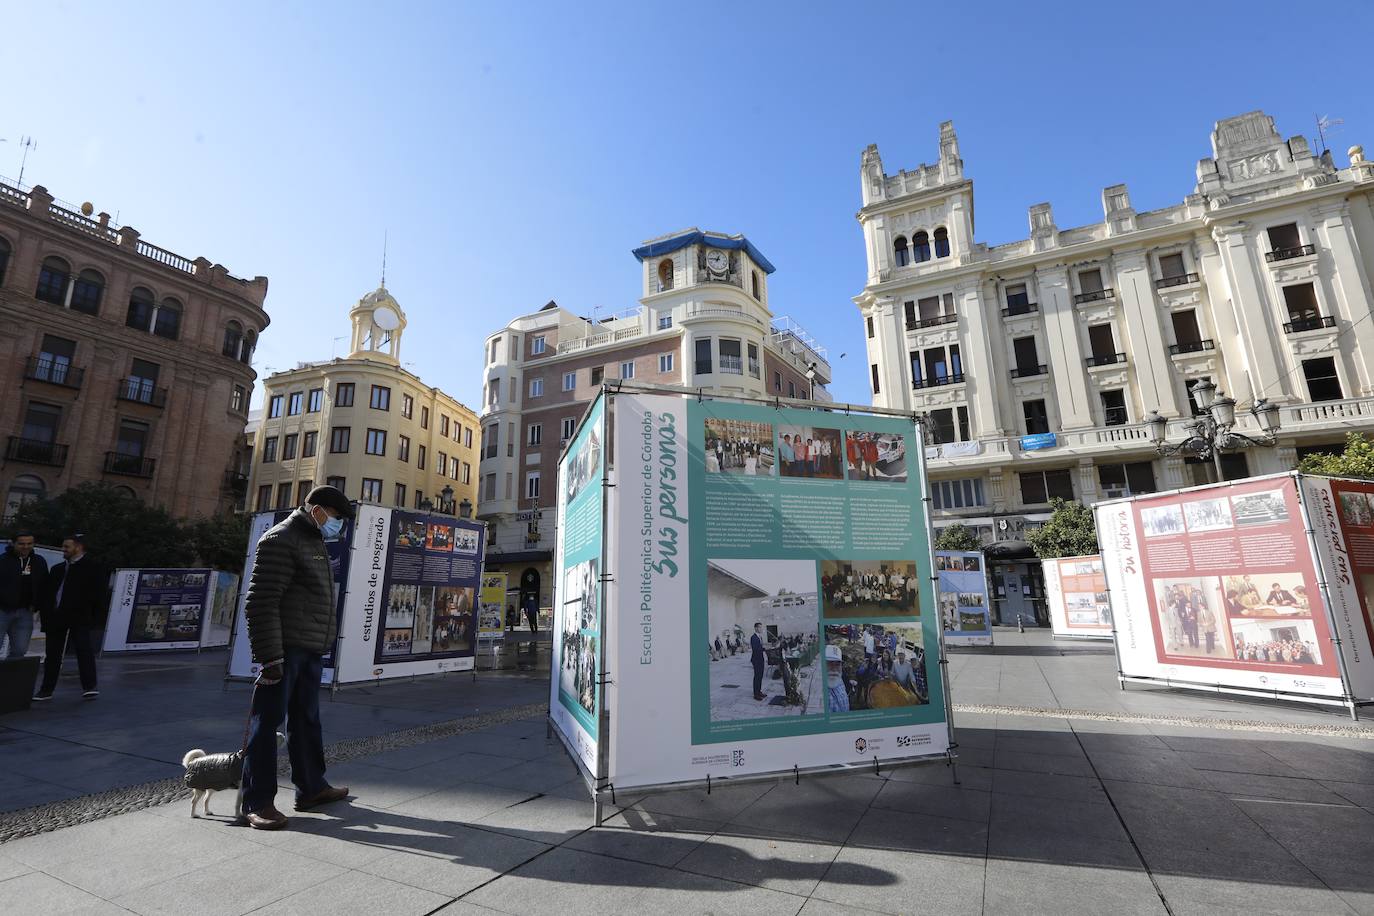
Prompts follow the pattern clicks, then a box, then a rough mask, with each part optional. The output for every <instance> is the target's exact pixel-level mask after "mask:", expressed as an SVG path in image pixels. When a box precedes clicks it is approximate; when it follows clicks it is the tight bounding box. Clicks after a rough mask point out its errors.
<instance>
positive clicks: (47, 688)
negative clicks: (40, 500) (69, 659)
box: [33, 534, 110, 700]
mask: <svg viewBox="0 0 1374 916" xmlns="http://www.w3.org/2000/svg"><path fill="white" fill-rule="evenodd" d="M62 557H63V560H62V562H61V563H58V564H57V565H56V566H54V567H53V569H52V572H51V574H50V575H49V576H48V582H47V589H46V591H45V593H44V597H43V601H42V604H41V605H40V606H39V613H38V616H39V621H40V622H41V623H42V625H43V632H44V633H45V634H47V640H48V647H47V652H46V655H45V658H44V660H43V683H42V685H41V686H40V687H39V688H38V693H36V694H34V696H33V698H34V699H35V700H51V699H52V694H53V691H54V690H56V689H57V679H58V677H59V676H60V675H61V674H62V657H63V656H64V655H66V654H67V646H68V644H70V645H71V647H72V650H73V651H74V652H76V666H77V670H78V671H79V672H80V673H81V695H82V696H83V697H85V698H86V699H88V700H94V699H95V698H96V697H98V696H100V691H99V690H98V689H97V688H96V671H95V641H96V639H97V637H98V636H99V634H100V628H101V626H102V625H103V624H104V623H105V611H106V609H107V608H108V607H109V604H110V593H109V589H108V587H107V586H106V581H105V571H104V570H103V569H101V568H100V566H99V564H97V563H96V562H95V560H93V559H91V558H90V557H88V556H86V536H85V535H84V534H72V535H70V536H68V537H66V538H64V539H63V540H62Z"/></svg>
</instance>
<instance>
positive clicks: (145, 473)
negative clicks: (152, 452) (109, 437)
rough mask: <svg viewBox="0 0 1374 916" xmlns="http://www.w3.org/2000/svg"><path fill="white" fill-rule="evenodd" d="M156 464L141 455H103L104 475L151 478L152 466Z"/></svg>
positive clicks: (112, 453) (117, 453)
mask: <svg viewBox="0 0 1374 916" xmlns="http://www.w3.org/2000/svg"><path fill="white" fill-rule="evenodd" d="M156 463H157V462H156V461H155V460H154V459H152V458H144V457H143V456H142V455H125V454H124V453H123V452H106V453H105V473H106V474H122V475H123V476H125V477H152V476H153V465H155V464H156Z"/></svg>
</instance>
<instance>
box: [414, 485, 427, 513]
mask: <svg viewBox="0 0 1374 916" xmlns="http://www.w3.org/2000/svg"><path fill="white" fill-rule="evenodd" d="M424 504H425V491H424V490H416V491H415V508H417V509H423V508H424Z"/></svg>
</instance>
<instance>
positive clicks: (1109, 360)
mask: <svg viewBox="0 0 1374 916" xmlns="http://www.w3.org/2000/svg"><path fill="white" fill-rule="evenodd" d="M1125 361H1126V354H1125V353H1104V354H1102V355H1101V356H1089V357H1088V358H1087V359H1085V360H1084V362H1085V363H1087V364H1088V368H1090V369H1091V368H1093V367H1094V366H1114V365H1116V364H1117V363H1124V362H1125Z"/></svg>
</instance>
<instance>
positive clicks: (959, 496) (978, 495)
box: [930, 477, 987, 509]
mask: <svg viewBox="0 0 1374 916" xmlns="http://www.w3.org/2000/svg"><path fill="white" fill-rule="evenodd" d="M930 495H931V500H932V502H933V503H934V504H935V508H936V509H969V508H972V507H974V506H985V505H987V503H986V502H985V501H984V498H983V479H982V478H981V477H965V478H961V479H959V480H932V481H931V482H930Z"/></svg>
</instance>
